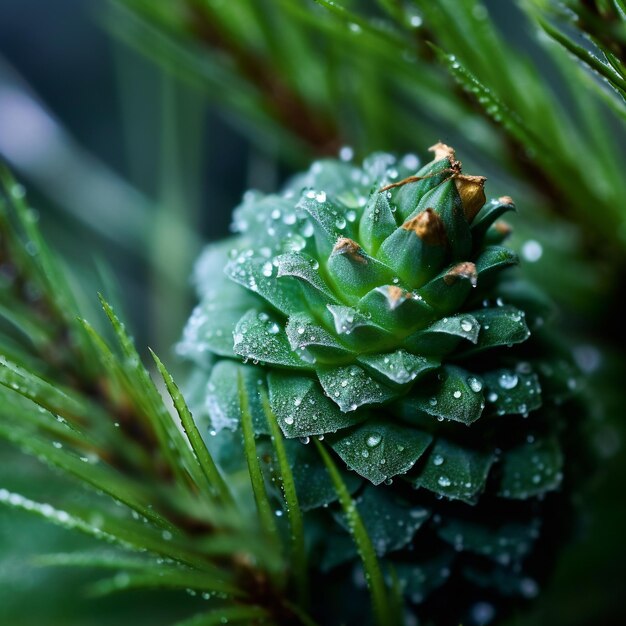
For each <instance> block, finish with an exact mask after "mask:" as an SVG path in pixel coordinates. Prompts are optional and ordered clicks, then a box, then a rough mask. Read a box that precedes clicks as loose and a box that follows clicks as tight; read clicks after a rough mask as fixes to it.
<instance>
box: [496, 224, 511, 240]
mask: <svg viewBox="0 0 626 626" xmlns="http://www.w3.org/2000/svg"><path fill="white" fill-rule="evenodd" d="M493 227H494V229H495V231H496V232H497V233H498V235H502V236H503V237H506V236H507V235H510V234H511V232H512V231H513V228H512V226H511V225H510V224H509V223H508V222H505V221H503V220H498V221H497V222H495V223H494V225H493Z"/></svg>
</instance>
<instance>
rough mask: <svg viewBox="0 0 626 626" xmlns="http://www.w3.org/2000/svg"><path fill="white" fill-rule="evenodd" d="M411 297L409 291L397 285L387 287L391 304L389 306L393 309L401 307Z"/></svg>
mask: <svg viewBox="0 0 626 626" xmlns="http://www.w3.org/2000/svg"><path fill="white" fill-rule="evenodd" d="M410 297H411V293H410V292H409V291H404V289H401V288H400V287H397V286H396V285H389V286H388V287H387V300H388V302H389V306H390V307H391V308H392V309H395V308H396V307H398V306H400V305H401V304H402V303H403V302H404V301H405V300H408V299H409V298H410Z"/></svg>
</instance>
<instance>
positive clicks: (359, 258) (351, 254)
mask: <svg viewBox="0 0 626 626" xmlns="http://www.w3.org/2000/svg"><path fill="white" fill-rule="evenodd" d="M332 254H333V255H335V254H345V255H346V256H347V257H348V258H349V259H350V260H352V261H356V262H357V263H367V259H366V258H365V257H364V256H363V251H362V250H361V246H359V244H358V243H357V242H356V241H353V240H352V239H349V238H348V237H339V239H337V243H336V244H335V247H334V248H333V251H332Z"/></svg>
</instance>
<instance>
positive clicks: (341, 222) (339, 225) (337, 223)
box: [335, 216, 346, 230]
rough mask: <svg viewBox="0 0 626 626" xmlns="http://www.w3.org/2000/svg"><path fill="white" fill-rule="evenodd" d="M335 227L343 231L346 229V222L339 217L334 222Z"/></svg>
mask: <svg viewBox="0 0 626 626" xmlns="http://www.w3.org/2000/svg"><path fill="white" fill-rule="evenodd" d="M335 226H336V227H337V228H338V229H339V230H343V229H344V228H345V227H346V220H345V218H344V217H342V216H339V217H338V218H337V219H336V221H335Z"/></svg>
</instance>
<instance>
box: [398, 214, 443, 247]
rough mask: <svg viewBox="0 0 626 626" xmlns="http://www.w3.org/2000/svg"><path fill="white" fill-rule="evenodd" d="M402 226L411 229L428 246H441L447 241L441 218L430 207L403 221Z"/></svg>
mask: <svg viewBox="0 0 626 626" xmlns="http://www.w3.org/2000/svg"><path fill="white" fill-rule="evenodd" d="M402 228H404V230H412V231H413V232H414V233H415V234H416V235H417V236H418V237H419V238H420V239H421V240H422V241H423V242H424V243H426V244H428V245H429V246H443V245H445V244H446V241H447V237H446V228H445V226H444V223H443V220H442V219H441V217H440V216H439V214H438V213H435V211H434V210H433V209H431V208H428V209H425V210H424V211H422V212H421V213H418V214H417V215H416V216H415V217H414V218H412V219H410V220H407V221H406V222H404V224H402Z"/></svg>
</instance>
